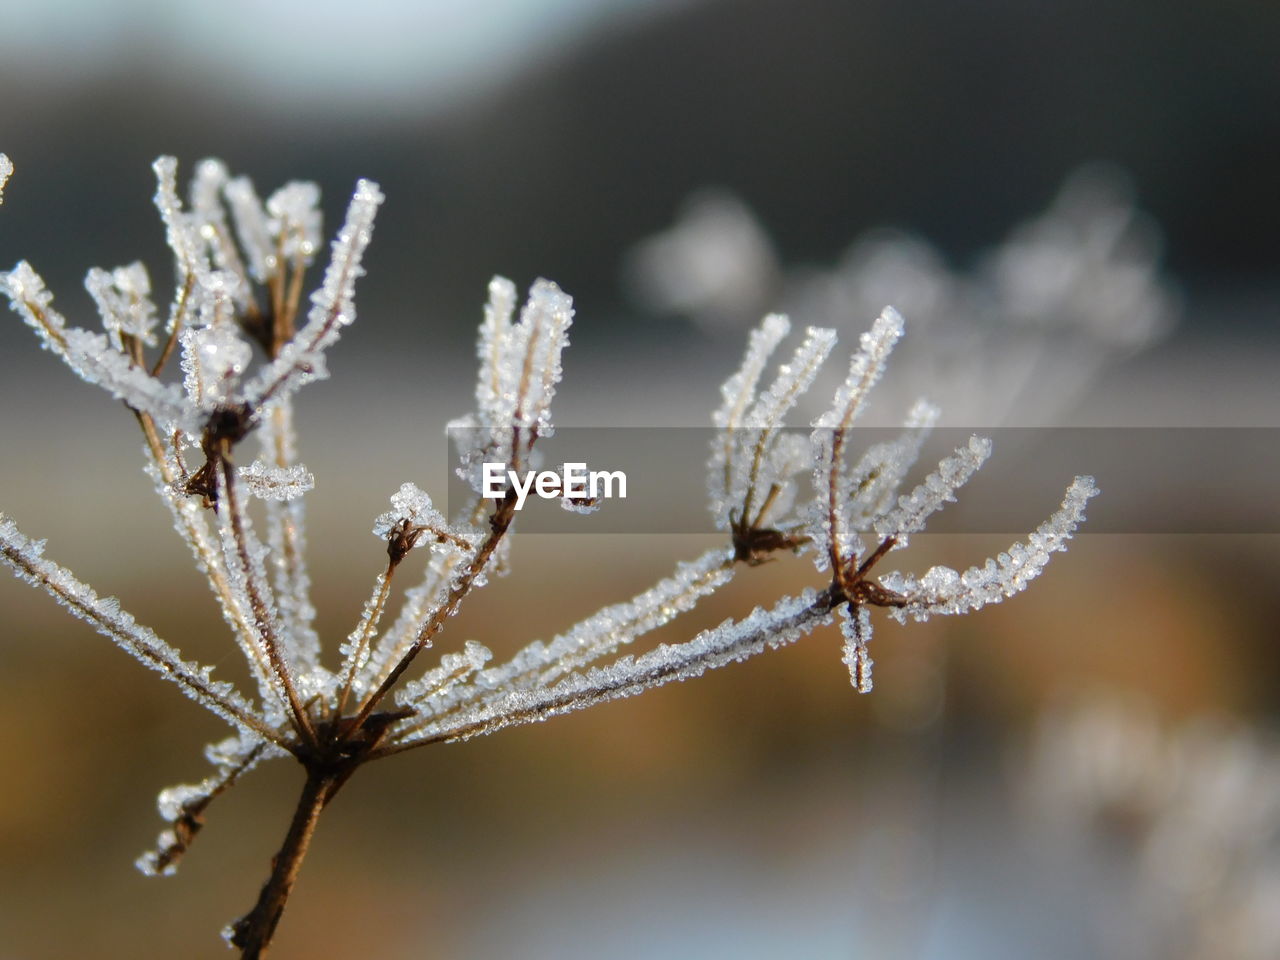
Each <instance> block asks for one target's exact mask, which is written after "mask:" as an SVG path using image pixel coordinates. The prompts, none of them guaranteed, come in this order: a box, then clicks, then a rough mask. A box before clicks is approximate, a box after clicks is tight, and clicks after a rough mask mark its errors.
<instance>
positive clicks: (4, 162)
mask: <svg viewBox="0 0 1280 960" xmlns="http://www.w3.org/2000/svg"><path fill="white" fill-rule="evenodd" d="M11 176H13V161H12V160H10V159H9V158H8V156H7V155H5V154H3V153H0V203H4V187H5V184H6V183H8V182H9V178H10V177H11Z"/></svg>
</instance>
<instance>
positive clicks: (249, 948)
mask: <svg viewBox="0 0 1280 960" xmlns="http://www.w3.org/2000/svg"><path fill="white" fill-rule="evenodd" d="M338 780H339V778H338V776H337V775H335V774H334V773H332V772H321V771H315V770H311V771H308V773H307V781H306V783H305V784H304V785H303V787H302V794H301V795H300V796H299V797H298V805H297V807H296V808H295V809H294V811H293V820H292V821H291V822H290V824H289V832H288V833H287V834H285V838H284V843H283V845H282V846H281V847H280V852H279V853H277V854H276V855H275V857H274V858H273V859H272V861H271V875H270V876H269V877H268V878H267V882H266V883H265V884H264V885H263V887H262V892H261V893H260V894H259V895H258V901H257V903H255V904H254V905H253V909H252V910H250V911H249V912H248V913H246V914H245V915H244V916H243V917H241V918H240V919H239V920H237V921H236V922H235V923H234V924H232V926H231V944H232V946H235V947H239V949H240V957H241V960H257V958H259V957H263V956H266V953H267V948H268V947H269V946H270V945H271V938H272V937H273V936H274V935H275V932H276V925H277V924H278V923H279V922H280V915H281V914H283V913H284V907H285V904H286V903H287V902H288V900H289V894H290V893H291V892H292V891H293V885H294V883H295V882H296V881H297V879H298V872H299V871H300V870H301V869H302V860H303V858H304V857H305V856H306V855H307V848H308V847H309V846H310V845H311V837H312V835H313V834H314V833H315V830H316V821H317V820H318V819H319V817H320V811H321V810H323V809H324V805H325V804H326V803H327V802H328V801H329V799H330V798H331V797H332V796H333V793H334V792H335V790H336V787H337V784H338Z"/></svg>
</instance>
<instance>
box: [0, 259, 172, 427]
mask: <svg viewBox="0 0 1280 960" xmlns="http://www.w3.org/2000/svg"><path fill="white" fill-rule="evenodd" d="M0 290H3V291H4V293H5V294H6V295H7V296H8V297H9V303H10V305H11V306H12V307H13V309H14V310H15V311H16V312H17V313H18V315H19V316H21V317H22V319H23V320H25V321H26V323H27V326H29V327H31V328H32V329H33V330H35V331H36V333H37V334H38V335H39V336H40V340H41V344H42V345H43V346H44V348H45V349H46V350H48V351H50V352H51V353H54V354H56V355H57V356H58V357H60V358H61V359H62V360H63V362H64V363H66V365H67V366H69V367H70V368H71V369H72V370H73V371H75V373H76V375H77V376H79V377H80V379H81V380H84V381H86V382H87V383H93V384H97V385H98V386H100V387H102V388H103V389H104V390H106V391H107V392H108V393H110V394H111V395H112V396H113V397H115V398H116V399H117V400H123V401H124V402H125V403H127V404H128V405H129V406H130V407H132V408H133V409H134V410H137V411H139V412H141V413H147V414H150V415H151V416H152V417H154V418H155V419H156V420H157V421H158V422H159V423H161V424H175V425H178V424H181V425H190V418H189V417H188V416H187V410H186V407H185V405H184V404H183V403H182V400H181V395H180V393H179V391H178V388H177V386H176V385H173V384H164V383H161V382H160V381H159V380H157V379H156V378H155V377H152V376H151V375H150V374H148V373H147V371H146V370H144V369H143V368H141V367H138V366H136V365H135V364H134V363H133V361H132V360H130V359H129V357H127V356H125V355H124V354H123V353H121V352H120V351H119V350H117V349H115V348H114V347H113V346H112V345H111V342H110V341H109V340H108V339H107V336H106V334H102V333H91V332H90V331H88V330H82V329H80V328H79V327H72V326H69V325H68V324H67V321H66V320H65V319H64V318H63V316H62V314H60V313H58V311H56V310H55V309H53V295H52V294H51V293H50V292H49V291H48V289H46V287H45V285H44V280H42V279H41V278H40V275H39V274H38V273H36V272H35V270H33V269H32V268H31V265H30V264H29V263H27V262H26V261H25V260H23V261H21V262H19V263H18V265H17V266H16V267H14V268H13V269H12V270H11V271H9V273H7V274H0Z"/></svg>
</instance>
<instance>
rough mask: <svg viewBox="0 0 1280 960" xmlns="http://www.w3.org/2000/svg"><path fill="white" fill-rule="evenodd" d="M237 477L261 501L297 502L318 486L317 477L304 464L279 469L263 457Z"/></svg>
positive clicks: (240, 471) (240, 472) (241, 471)
mask: <svg viewBox="0 0 1280 960" xmlns="http://www.w3.org/2000/svg"><path fill="white" fill-rule="evenodd" d="M237 477H238V479H240V480H242V481H243V482H244V485H245V486H246V487H248V488H249V492H250V493H252V494H253V495H254V496H255V497H257V498H258V499H259V500H295V499H297V498H298V497H301V496H302V495H303V494H304V493H306V492H307V491H309V490H311V489H312V488H313V487H315V485H316V478H315V476H314V475H313V474H312V473H311V471H310V470H308V469H307V468H306V467H304V466H303V465H302V464H300V463H295V464H293V465H292V466H289V467H279V466H276V465H275V464H273V463H267V462H266V461H264V460H263V459H262V458H261V457H259V458H258V459H257V460H254V461H253V463H251V464H249V466H247V467H241V468H240V469H239V470H238V471H237Z"/></svg>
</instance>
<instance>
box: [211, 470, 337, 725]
mask: <svg viewBox="0 0 1280 960" xmlns="http://www.w3.org/2000/svg"><path fill="white" fill-rule="evenodd" d="M221 468H222V476H223V480H224V482H225V489H226V499H227V504H226V510H227V515H228V516H229V517H230V518H231V530H232V533H233V534H234V535H235V542H236V553H237V559H238V560H239V563H240V567H241V572H242V574H243V576H244V582H245V590H246V591H247V592H248V595H249V599H250V601H251V604H252V607H253V616H254V620H255V621H256V625H257V628H258V634H259V636H260V637H261V640H262V645H263V646H264V647H265V648H266V651H267V657H268V658H269V659H270V661H271V667H272V669H273V670H274V672H275V675H276V677H277V678H278V679H279V681H280V686H281V688H282V689H283V690H284V693H285V697H286V698H287V700H288V702H289V709H290V711H291V713H292V716H291V720H292V721H293V725H294V728H295V729H296V730H297V731H298V734H299V735H300V736H301V737H302V738H303V740H305V741H306V742H307V743H309V744H312V745H314V744H315V743H316V734H315V730H314V729H313V728H312V726H311V718H310V717H309V716H308V714H307V711H306V708H305V707H303V705H302V701H301V700H299V699H298V691H297V689H296V688H295V687H294V685H293V680H292V678H291V677H290V676H289V667H288V665H287V664H286V663H285V661H284V657H283V656H282V655H281V653H280V645H279V641H278V640H277V638H276V636H275V633H274V632H273V631H272V629H271V619H270V616H269V613H268V611H269V610H270V607H269V606H268V605H267V603H266V602H265V600H264V599H263V595H262V591H261V589H260V587H259V585H258V583H257V578H256V577H255V576H254V569H253V563H252V562H251V561H250V559H249V544H248V540H247V539H246V538H245V532H244V522H243V520H242V517H241V514H240V504H239V502H238V501H237V499H236V492H235V470H234V469H233V468H232V466H231V464H230V462H229V461H228V460H227V459H226V458H225V456H224V457H223V459H222V462H221Z"/></svg>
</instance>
